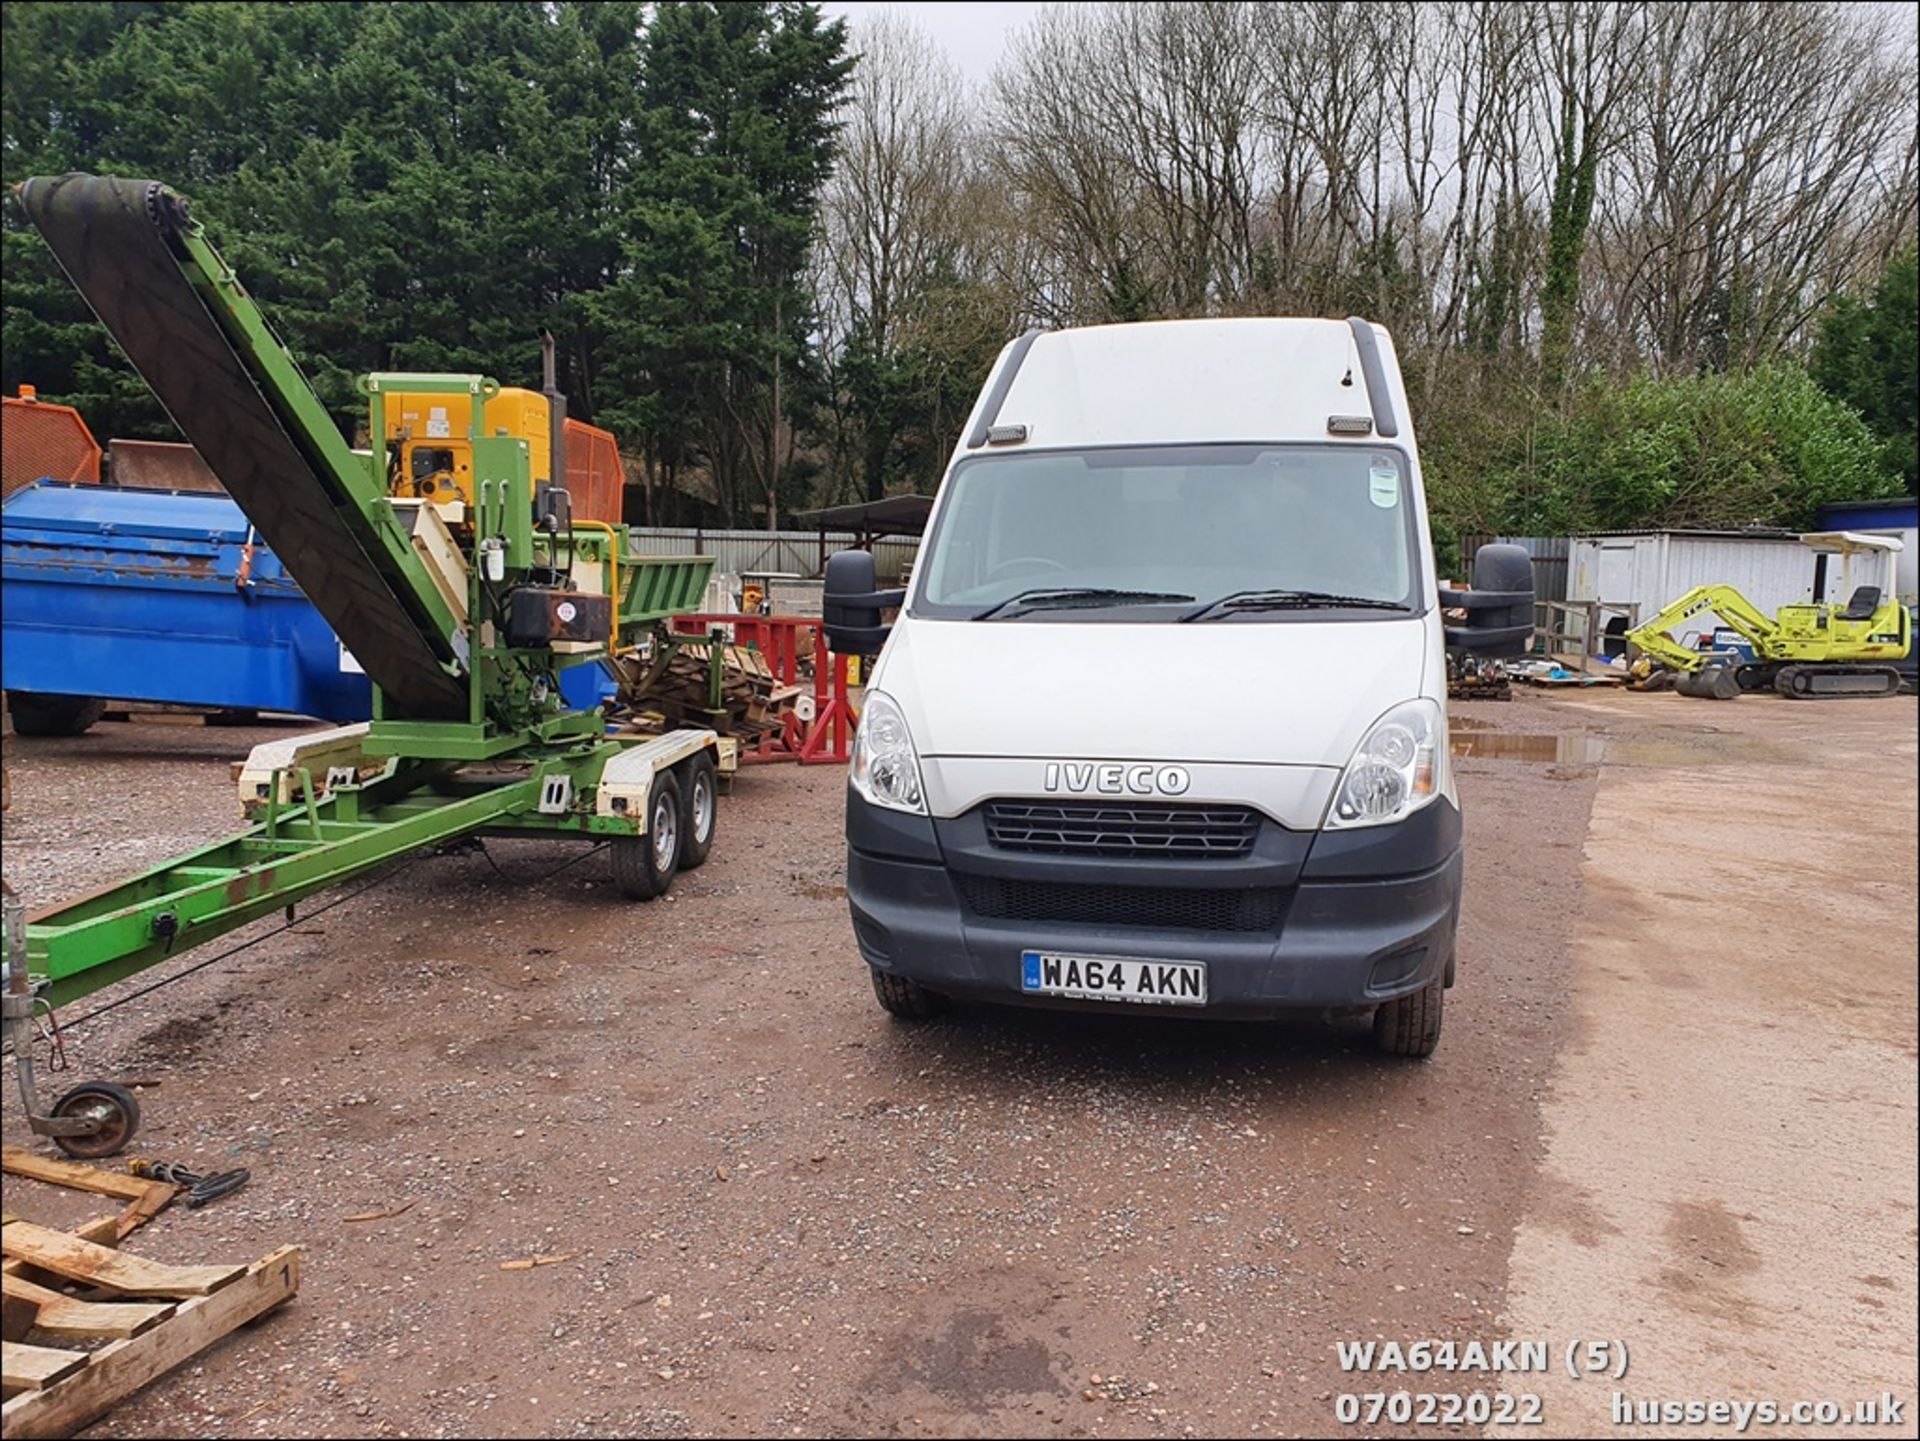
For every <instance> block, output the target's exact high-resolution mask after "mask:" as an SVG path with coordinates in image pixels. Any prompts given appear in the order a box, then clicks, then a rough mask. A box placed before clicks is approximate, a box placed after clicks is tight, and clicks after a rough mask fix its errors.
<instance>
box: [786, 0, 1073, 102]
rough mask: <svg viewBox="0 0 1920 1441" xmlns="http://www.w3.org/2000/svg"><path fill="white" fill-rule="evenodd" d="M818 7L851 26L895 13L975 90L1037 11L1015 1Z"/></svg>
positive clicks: (909, 0)
mask: <svg viewBox="0 0 1920 1441" xmlns="http://www.w3.org/2000/svg"><path fill="white" fill-rule="evenodd" d="M820 8H821V9H822V10H824V11H826V12H827V14H829V15H845V16H846V17H847V18H848V19H850V20H852V21H854V22H855V23H856V24H857V23H858V22H859V21H861V20H863V19H865V18H866V17H867V16H869V15H872V14H874V13H876V12H878V11H881V10H898V11H900V12H901V13H902V14H904V15H906V16H908V17H909V18H910V19H911V20H912V21H913V23H914V24H915V25H917V26H919V27H920V29H921V30H923V31H924V32H926V34H928V35H930V36H931V37H933V39H935V40H936V41H938V42H939V43H940V44H941V45H944V46H945V47H946V51H947V54H948V55H949V56H950V57H951V58H952V60H953V63H954V64H955V65H957V66H959V67H960V73H961V74H963V75H964V76H966V78H967V80H968V81H969V82H970V83H972V84H975V85H977V84H979V83H980V82H981V81H983V80H985V79H986V78H987V76H988V75H989V74H990V73H992V70H993V67H994V65H995V64H996V63H997V62H998V61H999V59H1000V56H1001V54H1002V53H1003V52H1004V51H1005V50H1006V45H1007V36H1008V35H1009V34H1011V33H1012V32H1013V31H1015V30H1017V29H1019V28H1020V27H1021V26H1022V25H1024V24H1026V23H1027V21H1028V20H1029V19H1031V18H1032V16H1033V13H1034V12H1035V11H1036V10H1038V9H1039V8H1040V6H1039V5H1038V4H1037V3H1036V4H1024V3H1020V0H919V3H915V0H894V3H868V0H824V3H823V4H822V5H821V7H820Z"/></svg>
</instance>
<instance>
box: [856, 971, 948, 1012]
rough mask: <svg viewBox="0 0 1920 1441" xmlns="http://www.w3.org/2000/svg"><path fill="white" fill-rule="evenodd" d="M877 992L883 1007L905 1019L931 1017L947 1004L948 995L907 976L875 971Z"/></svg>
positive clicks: (874, 991) (875, 990) (876, 995)
mask: <svg viewBox="0 0 1920 1441" xmlns="http://www.w3.org/2000/svg"><path fill="white" fill-rule="evenodd" d="M873 994H874V998H875V999H876V1000H878V1001H879V1002H880V1008H881V1009H882V1010H883V1011H885V1012H886V1013H887V1014H888V1015H890V1016H892V1017H894V1018H895V1019H896V1020H901V1021H931V1020H932V1019H933V1018H934V1017H936V1016H938V1015H939V1014H940V1013H941V1012H943V1011H945V1010H946V1008H947V998H946V997H945V996H942V995H938V994H936V993H935V992H933V991H930V990H928V989H927V988H926V987H925V986H923V985H921V984H920V983H919V982H918V981H910V980H908V979H907V978H906V977H905V976H890V975H888V974H887V973H886V972H885V971H879V970H876V971H874V972H873Z"/></svg>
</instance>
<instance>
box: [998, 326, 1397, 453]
mask: <svg viewBox="0 0 1920 1441" xmlns="http://www.w3.org/2000/svg"><path fill="white" fill-rule="evenodd" d="M1362 324H1364V322H1362ZM1368 328H1369V329H1371V331H1372V333H1373V335H1374V337H1375V340H1376V343H1377V345H1378V346H1379V350H1380V359H1381V361H1382V362H1383V368H1384V374H1385V375H1387V376H1397V375H1398V366H1397V364H1396V363H1395V361H1394V356H1393V342H1392V340H1391V339H1390V338H1389V337H1388V335H1387V333H1386V331H1385V330H1383V329H1381V328H1380V327H1378V326H1371V327H1368ZM1010 360H1015V361H1018V362H1019V368H1018V370H1017V372H1016V373H1015V375H1014V377H1013V383H1012V385H1011V387H1010V388H1009V389H1008V390H1007V392H1006V395H1005V397H1004V399H1003V400H1002V401H1001V403H1000V406H999V409H998V412H997V414H996V415H994V416H993V417H992V419H993V422H994V423H995V424H996V425H997V426H1002V427H1006V426H1025V427H1026V440H1025V442H1024V444H1012V445H1009V446H1008V447H1007V448H1008V449H1009V450H1014V449H1048V450H1052V449H1058V448H1073V447H1081V446H1100V445H1142V444H1146V445H1169V444H1181V443H1204V442H1219V441H1327V440H1336V441H1344V442H1346V443H1357V444H1368V443H1378V437H1377V436H1376V435H1374V434H1373V433H1372V432H1371V427H1370V426H1368V427H1363V428H1362V431H1361V433H1360V434H1358V435H1354V434H1347V435H1344V436H1342V435H1337V434H1329V431H1328V418H1329V417H1330V416H1341V417H1346V418H1349V419H1351V420H1358V419H1359V418H1361V417H1370V416H1371V415H1372V413H1373V407H1372V404H1371V401H1370V397H1369V396H1368V392H1367V380H1366V374H1365V366H1364V365H1363V360H1362V356H1361V354H1360V345H1359V344H1358V343H1357V342H1356V333H1355V329H1354V327H1353V326H1352V325H1350V324H1349V322H1347V321H1344V320H1296V319H1273V318H1241V319H1231V320H1159V321H1149V322H1145V323H1142V324H1134V325H1096V326H1087V327H1083V328H1080V329H1074V330H1053V331H1043V332H1040V333H1039V334H1038V335H1036V336H1035V337H1034V339H1033V342H1032V344H1031V346H1030V347H1028V349H1027V351H1026V354H1025V356H1024V358H1022V357H1021V356H1020V353H1019V349H1018V347H1017V346H1016V348H1015V350H1014V352H1013V354H1012V356H1011V357H1010ZM1387 384H1388V387H1389V393H1390V399H1391V403H1392V414H1393V415H1394V416H1395V417H1396V418H1397V421H1398V426H1399V428H1400V431H1401V435H1402V437H1403V438H1404V437H1405V433H1406V430H1407V408H1406V400H1405V397H1404V395H1402V394H1400V393H1399V392H1398V387H1397V386H1396V385H1395V384H1394V383H1393V382H1392V381H1389V382H1387ZM985 449H987V447H984V446H983V447H980V448H978V449H976V450H975V451H974V453H975V454H978V453H980V452H981V450H985Z"/></svg>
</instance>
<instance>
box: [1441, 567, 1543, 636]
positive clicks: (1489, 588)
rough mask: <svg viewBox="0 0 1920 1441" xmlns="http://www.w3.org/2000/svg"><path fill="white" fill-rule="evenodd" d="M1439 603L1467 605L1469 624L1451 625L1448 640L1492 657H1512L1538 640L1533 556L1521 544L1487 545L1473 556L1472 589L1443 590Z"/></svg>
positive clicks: (1447, 628) (1448, 630) (1464, 607)
mask: <svg viewBox="0 0 1920 1441" xmlns="http://www.w3.org/2000/svg"><path fill="white" fill-rule="evenodd" d="M1440 604H1441V605H1442V606H1446V607H1453V608H1463V609H1465V611H1466V612H1467V623H1466V624H1465V625H1463V626H1453V625H1450V626H1448V627H1446V637H1447V644H1448V645H1449V646H1451V647H1452V648H1454V649H1456V650H1464V651H1471V652H1472V653H1473V654H1475V655H1479V656H1485V657H1487V658H1488V659H1491V660H1510V659H1512V658H1514V657H1516V656H1523V655H1525V654H1526V653H1527V649H1528V647H1529V646H1531V645H1532V644H1533V558H1532V557H1531V556H1529V555H1528V554H1527V552H1526V549H1525V548H1524V547H1522V546H1518V545H1483V546H1481V547H1480V549H1479V550H1478V551H1477V552H1476V553H1475V555H1474V557H1473V589H1472V590H1443V591H1441V592H1440Z"/></svg>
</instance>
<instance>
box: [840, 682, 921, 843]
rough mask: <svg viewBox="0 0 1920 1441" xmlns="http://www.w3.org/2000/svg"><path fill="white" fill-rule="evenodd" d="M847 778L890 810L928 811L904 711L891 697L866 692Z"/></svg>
mask: <svg viewBox="0 0 1920 1441" xmlns="http://www.w3.org/2000/svg"><path fill="white" fill-rule="evenodd" d="M847 779H848V781H849V782H850V783H851V784H852V786H853V788H854V789H855V790H856V791H858V792H859V793H860V794H861V796H862V797H864V798H865V799H866V800H868V801H870V802H872V803H873V804H874V805H876V806H885V807H886V808H887V809H888V810H891V811H907V812H909V813H910V814H913V815H916V816H923V815H925V814H926V813H927V798H926V794H925V793H924V792H923V791H922V790H921V789H920V757H919V756H917V755H916V754H914V750H913V737H912V736H911V735H910V734H909V733H908V731H907V717H906V714H905V713H904V712H903V711H902V710H901V709H900V707H899V706H898V705H896V704H895V703H894V700H893V698H892V697H891V696H889V695H886V694H884V693H882V692H880V691H868V692H867V703H866V706H865V708H864V709H862V710H861V712H860V725H859V728H858V729H857V730H855V731H854V733H853V760H852V762H851V763H850V764H849V766H848V768H847Z"/></svg>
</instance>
